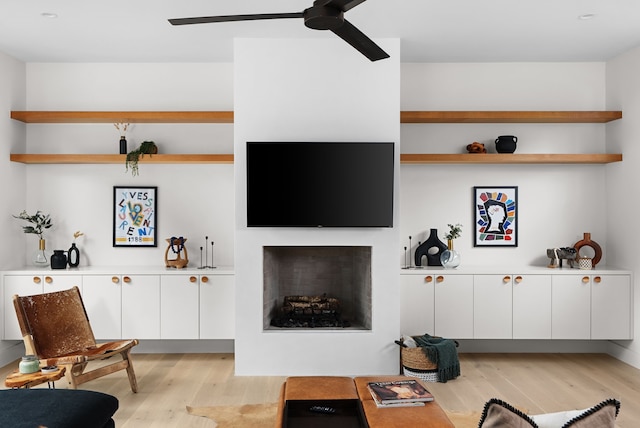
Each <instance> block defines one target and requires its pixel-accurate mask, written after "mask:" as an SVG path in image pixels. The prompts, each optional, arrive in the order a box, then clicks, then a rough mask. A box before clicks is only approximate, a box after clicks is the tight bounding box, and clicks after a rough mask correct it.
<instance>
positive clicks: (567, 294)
mask: <svg viewBox="0 0 640 428" xmlns="http://www.w3.org/2000/svg"><path fill="white" fill-rule="evenodd" d="M551 281H552V283H551V338H552V339H590V338H591V285H590V278H589V275H554V276H553V279H552V280H551Z"/></svg>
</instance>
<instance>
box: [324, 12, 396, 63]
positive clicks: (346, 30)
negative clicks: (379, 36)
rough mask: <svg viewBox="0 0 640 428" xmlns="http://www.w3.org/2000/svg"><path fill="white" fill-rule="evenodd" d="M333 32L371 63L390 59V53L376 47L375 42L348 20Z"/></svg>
mask: <svg viewBox="0 0 640 428" xmlns="http://www.w3.org/2000/svg"><path fill="white" fill-rule="evenodd" d="M331 31H333V33H334V34H336V35H337V36H338V37H340V38H341V39H342V40H344V41H345V42H347V43H349V44H350V45H351V46H353V47H354V48H356V49H357V50H358V51H360V53H361V54H363V55H364V56H366V57H367V58H369V59H370V60H371V61H378V60H380V59H385V58H389V54H388V53H386V52H385V51H383V50H382V48H381V47H380V46H378V45H376V44H375V43H374V42H373V40H371V39H370V38H368V37H367V36H366V35H365V34H364V33H363V32H362V31H360V30H358V29H357V28H356V27H355V26H354V25H353V24H351V23H350V22H349V21H347V20H346V19H345V20H344V24H343V25H342V26H340V27H338V28H336V29H335V30H331Z"/></svg>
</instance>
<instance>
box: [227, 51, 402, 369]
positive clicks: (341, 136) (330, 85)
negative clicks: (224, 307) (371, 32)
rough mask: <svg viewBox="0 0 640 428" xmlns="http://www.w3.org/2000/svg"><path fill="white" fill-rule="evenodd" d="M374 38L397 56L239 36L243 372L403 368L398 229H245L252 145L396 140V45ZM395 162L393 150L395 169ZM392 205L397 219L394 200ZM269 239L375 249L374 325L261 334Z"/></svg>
mask: <svg viewBox="0 0 640 428" xmlns="http://www.w3.org/2000/svg"><path fill="white" fill-rule="evenodd" d="M378 43H380V44H381V46H382V47H383V48H384V49H385V51H387V52H388V53H389V54H390V55H391V58H390V59H388V60H384V61H379V62H375V63H371V62H370V61H369V60H367V59H366V58H364V57H362V56H361V55H359V54H358V53H357V52H354V51H353V49H352V48H351V47H350V46H348V45H345V44H344V42H342V41H341V40H339V39H336V40H332V39H331V40H327V39H322V40H320V39H317V40H316V39H313V40H311V39H306V40H302V41H301V40H289V39H286V40H285V39H277V40H275V39H240V40H236V43H235V67H236V69H235V112H236V113H235V119H234V121H235V159H236V161H235V167H236V207H237V208H236V247H237V256H236V297H237V298H236V304H237V306H236V314H237V322H236V341H235V345H236V347H235V350H236V352H235V363H236V364H235V368H236V374H238V375H356V374H367V373H368V374H375V373H393V372H394V371H395V370H396V369H397V367H398V350H397V346H396V345H394V344H393V340H394V339H396V338H397V336H398V331H399V322H400V318H399V298H398V284H399V277H398V265H397V264H396V263H395V260H394V255H395V250H396V249H397V248H398V246H399V242H398V236H399V235H398V231H397V227H394V228H385V229H310V228H295V229H286V228H278V229H275V228H247V226H246V191H245V189H246V178H245V177H246V165H245V159H246V142H247V141H390V142H395V143H397V142H398V140H399V137H400V124H399V120H398V115H399V113H398V112H399V110H400V84H399V81H400V63H399V59H398V57H399V41H397V40H387V39H385V40H381V41H378ZM293 53H295V54H293ZM256 70H260V72H259V73H256ZM398 161H399V156H398V151H397V150H396V165H398ZM396 176H398V174H397V173H396ZM396 190H397V184H396ZM396 200H397V197H396ZM395 210H396V215H395V218H394V220H395V222H394V224H396V225H397V224H398V216H397V203H396V205H395ZM265 245H319V246H323V245H356V246H371V247H372V267H371V275H372V318H373V320H372V323H373V325H372V329H371V330H370V331H364V330H362V331H354V330H331V331H327V330H325V331H322V330H317V331H295V330H284V331H273V330H271V331H262V326H263V300H262V287H263V282H262V278H263V266H262V258H263V255H262V247H263V246H265ZM257 353H258V354H259V357H257ZM336 361H340V364H339V365H336Z"/></svg>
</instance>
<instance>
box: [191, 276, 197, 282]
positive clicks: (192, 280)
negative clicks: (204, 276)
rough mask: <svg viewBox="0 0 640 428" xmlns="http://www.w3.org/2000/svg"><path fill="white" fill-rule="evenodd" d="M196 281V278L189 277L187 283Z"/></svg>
mask: <svg viewBox="0 0 640 428" xmlns="http://www.w3.org/2000/svg"><path fill="white" fill-rule="evenodd" d="M197 280H198V278H196V277H195V276H190V277H189V282H191V283H194V282H196V281H197Z"/></svg>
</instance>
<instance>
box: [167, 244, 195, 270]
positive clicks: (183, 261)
mask: <svg viewBox="0 0 640 428" xmlns="http://www.w3.org/2000/svg"><path fill="white" fill-rule="evenodd" d="M166 241H167V242H168V243H169V245H168V246H167V251H165V252H164V264H165V266H166V267H174V268H176V269H182V268H184V267H186V266H187V264H189V256H188V254H187V247H185V246H184V243H185V242H187V238H183V237H182V236H181V237H179V238H176V237H175V236H172V237H171V238H169V239H167V240H166ZM169 250H171V251H172V252H173V253H174V254H176V258H175V259H173V260H169ZM183 251H184V258H182V256H181V253H182V252H183Z"/></svg>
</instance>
